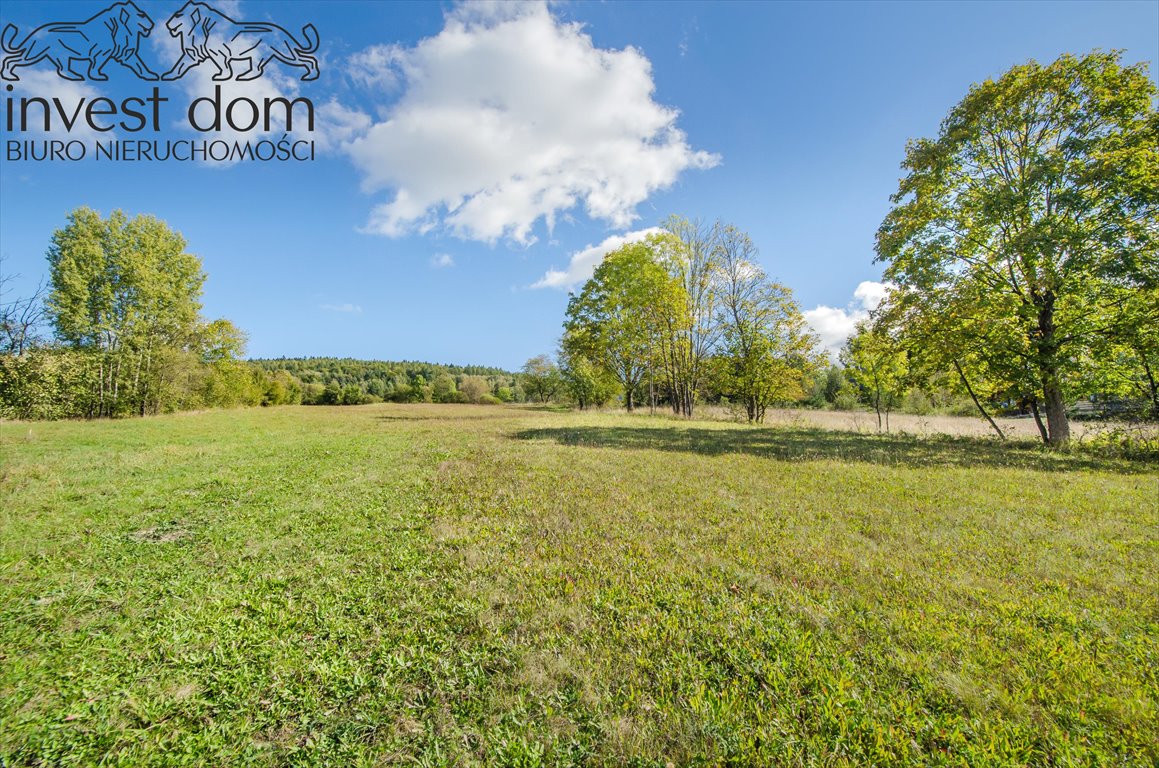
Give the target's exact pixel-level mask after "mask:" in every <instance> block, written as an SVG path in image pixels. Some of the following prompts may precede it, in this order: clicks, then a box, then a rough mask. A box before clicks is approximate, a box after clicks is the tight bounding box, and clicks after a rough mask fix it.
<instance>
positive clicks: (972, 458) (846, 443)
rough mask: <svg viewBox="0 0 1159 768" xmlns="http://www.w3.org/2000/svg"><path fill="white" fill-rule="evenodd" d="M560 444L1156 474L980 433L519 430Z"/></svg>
mask: <svg viewBox="0 0 1159 768" xmlns="http://www.w3.org/2000/svg"><path fill="white" fill-rule="evenodd" d="M512 438H513V439H516V440H554V441H555V442H557V443H559V444H561V445H574V446H586V447H593V448H623V449H649V450H657V451H677V452H682V453H697V454H701V455H704V456H720V455H725V454H747V455H752V456H761V457H765V458H770V459H777V460H780V461H816V460H827V459H828V460H835V461H843V462H855V461H856V462H866V463H871V464H883V465H895V466H909V467H931V466H947V467H952V466H957V467H1012V468H1019V469H1033V470H1039V471H1048V472H1073V471H1081V470H1095V471H1101V472H1117V473H1121V474H1141V473H1146V472H1151V471H1154V470H1155V469H1156V468H1157V465H1156V464H1155V462H1153V461H1151V462H1148V461H1146V460H1143V459H1138V460H1132V459H1123V458H1116V457H1109V456H1100V455H1099V454H1097V453H1095V452H1094V451H1091V450H1082V449H1075V450H1069V451H1048V450H1047V449H1045V448H1044V447H1043V446H1041V445H1039V444H1036V443H1033V442H1029V441H1019V442H1009V443H1000V442H998V441H996V440H992V439H985V438H977V437H950V436H945V435H937V436H930V437H917V436H913V435H877V434H862V433H858V432H840V431H833V430H825V429H808V428H804V429H802V428H792V427H791V428H776V427H766V428H751V429H744V428H742V429H703V428H697V427H681V426H677V425H671V424H665V425H662V426H660V425H658V426H655V427H652V426H647V427H640V426H631V427H586V426H581V427H550V428H549V427H544V428H538V429H527V430H523V431H520V432H516V433H514V434H513V435H512Z"/></svg>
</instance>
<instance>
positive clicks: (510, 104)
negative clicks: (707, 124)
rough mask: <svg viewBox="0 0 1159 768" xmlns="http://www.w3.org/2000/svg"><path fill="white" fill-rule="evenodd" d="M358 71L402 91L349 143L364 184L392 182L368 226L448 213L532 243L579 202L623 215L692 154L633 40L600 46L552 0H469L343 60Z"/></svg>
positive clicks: (484, 237) (472, 234) (448, 219)
mask: <svg viewBox="0 0 1159 768" xmlns="http://www.w3.org/2000/svg"><path fill="white" fill-rule="evenodd" d="M348 65H349V66H348V73H349V74H350V76H351V78H352V80H354V81H355V82H363V83H367V84H379V85H382V84H385V83H389V82H391V81H392V78H397V80H398V82H399V83H401V84H402V87H403V93H402V95H401V97H400V98H399V99H398V100H397V102H396V103H394V104H393V105H392V106H391V107H390V108H389V109H388V110H387V111H386V113H385V118H384V119H382V120H380V121H378V122H375V123H374V125H372V126H371V127H370V128H369V129H368V130H367V131H366V132H365V134H364V135H362V136H360V137H358V138H356V139H354V140H353V141H352V142H350V143H349V144H348V145H347V152H348V153H349V155H350V157H351V159H352V160H353V162H354V164H355V165H356V167H357V168H358V169H359V170H360V171H361V172H362V174H363V184H362V186H363V189H364V190H366V191H367V192H376V191H384V190H388V191H390V192H391V197H390V199H389V200H388V201H387V202H384V203H382V204H380V205H378V206H376V207H375V208H374V209H373V211H372V212H371V214H370V217H369V220H368V222H367V224H366V227H365V231H367V232H371V233H375V234H381V235H387V236H400V235H404V234H407V233H411V232H420V233H421V232H426V231H429V230H431V229H434V228H436V227H445V228H446V229H448V230H449V231H450V232H452V233H453V234H455V235H458V236H460V237H463V238H468V239H473V240H480V241H485V242H494V241H495V240H497V239H500V238H509V239H511V240H514V241H516V242H519V243H523V244H529V243H531V242H534V240H535V238H534V237H533V236H532V234H531V230H532V228H533V226H534V225H535V224H536V222H538V221H539V220H540V219H543V220H544V221H545V222H546V223H547V226H548V228H549V229H550V228H551V227H553V226H554V223H555V221H556V219H557V217H559V216H561V215H567V214H568V212H570V211H571V210H573V209H574V208H576V207H578V206H582V207H583V209H584V210H585V211H586V212H587V214H588V215H589V216H590V217H592V218H595V219H600V220H603V221H605V222H607V223H609V224H610V225H611V226H613V227H616V228H625V227H628V226H630V225H631V223H632V222H633V221H634V220H635V219H636V218H637V215H636V213H635V207H636V206H637V205H638V204H639V203H641V202H643V201H644V200H646V199H647V198H648V197H649V196H650V195H651V194H652V193H653V192H655V191H657V190H660V189H664V188H666V187H668V186H670V185H671V184H673V183H674V182H675V181H676V180H677V178H678V177H679V175H680V174H681V173H682V172H683V171H685V170H687V169H690V168H710V167H712V166H714V165H716V164H717V163H718V162H719V161H720V158H719V157H718V156H716V155H713V154H709V153H708V152H703V151H698V150H694V149H693V148H692V147H691V146H690V145H689V144H688V141H687V139H686V137H685V135H684V133H683V132H681V131H680V130H679V129H678V128H677V127H676V119H677V116H678V112H677V111H676V110H675V109H672V108H670V107H666V106H663V105H661V104H658V103H657V102H656V101H655V100H654V99H653V92H654V90H655V84H654V83H653V80H652V67H651V63H650V62H649V61H648V59H647V58H645V57H644V55H643V54H642V53H640V52H639V51H638V50H636V49H634V48H631V47H628V48H625V49H624V50H621V51H615V50H604V49H600V48H597V47H596V46H595V45H594V44H593V42H592V39H591V37H590V36H588V35H587V34H585V33H584V31H583V29H582V27H581V25H579V24H570V23H564V22H561V21H559V20H558V19H556V18H555V17H554V16H553V15H552V13H551V11H550V10H549V8H548V7H547V5H546V4H544V3H533V4H513V3H478V4H476V3H471V4H465V5H462V6H460V7H458V8H457V9H456V10H454V11H452V12H451V13H449V14H448V15H447V17H446V22H445V26H444V28H443V30H442V31H441V32H440V33H439V34H438V35H436V36H434V37H430V38H427V39H424V40H422V41H420V42H419V43H418V44H417V45H416V46H414V47H413V48H406V49H403V48H397V47H385V48H384V47H382V46H378V47H375V48H370V49H366V50H364V51H362V52H361V53H359V54H356V55H355V56H354V57H352V59H351V60H350V61H349V62H348Z"/></svg>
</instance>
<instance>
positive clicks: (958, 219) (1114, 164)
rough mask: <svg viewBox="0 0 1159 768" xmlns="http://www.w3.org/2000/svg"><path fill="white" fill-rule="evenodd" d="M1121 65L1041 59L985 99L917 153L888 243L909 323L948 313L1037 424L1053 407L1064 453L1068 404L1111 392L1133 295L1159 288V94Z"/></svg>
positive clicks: (915, 146) (974, 92)
mask: <svg viewBox="0 0 1159 768" xmlns="http://www.w3.org/2000/svg"><path fill="white" fill-rule="evenodd" d="M1120 58H1121V56H1120V54H1119V53H1091V54H1088V55H1086V56H1082V57H1076V56H1072V55H1065V56H1062V57H1061V58H1059V59H1058V60H1057V61H1055V62H1053V63H1052V64H1049V65H1045V66H1044V65H1040V64H1038V63H1036V62H1033V61H1032V62H1030V63H1028V64H1025V65H1021V66H1017V67H1014V68H1013V69H1011V70H1010V71H1008V72H1007V73H1006V74H1004V75H1003V76H1002V77H1000V78H999V79H997V80H987V81H986V82H984V83H982V84H980V85H975V86H974V87H972V88H971V89H970V91H969V93H968V94H967V95H966V97H965V98H964V99H963V100H962V101H961V103H959V104H958V105H957V106H956V107H954V109H953V110H951V112H950V114H949V116H948V117H947V118H946V119H945V121H943V123H942V126H941V131H940V134H939V136H938V138H937V139H932V140H931V139H921V140H918V141H913V142H910V144H909V145H908V147H907V149H906V159H905V161H904V163H903V168H904V169H905V171H906V176H905V178H904V179H902V181H901V185H900V187H899V189H898V192H897V193H896V194H895V195H894V196H893V198H892V200H893V203H894V208H893V209H892V210H891V211H890V212H889V214H888V215H887V217H886V219H885V221H884V223H883V224H882V226H881V228H880V229H879V231H878V236H877V255H878V259H879V260H880V261H884V262H887V263H888V267H887V268H886V270H885V277H886V279H887V280H889V281H891V282H892V283H894V284H895V285H896V286H897V287H896V289H895V290H894V291H893V292H892V294H891V297H890V299H889V301H890V302H891V303H893V304H894V305H895V307H894V318H895V319H897V320H898V321H900V322H902V323H904V322H907V321H910V320H913V319H914V318H918V317H923V316H929V315H930V314H932V313H935V312H937V313H946V314H947V316H948V317H950V318H952V319H953V322H952V323H947V324H945V326H944V327H943V328H942V329H941V332H940V333H939V334H938V337H939V339H940V343H942V344H945V345H948V348H949V349H951V350H955V351H957V350H960V351H961V353H962V354H960V355H956V356H955V357H956V359H959V364H960V365H963V360H965V359H966V358H971V359H972V360H973V362H975V363H976V364H977V367H979V368H982V369H984V370H985V374H986V376H988V377H991V378H997V379H1000V380H1002V381H1003V382H1004V384H1005V385H1006V387H1007V388H1008V389H1010V390H1011V391H1012V392H1013V393H1015V394H1017V395H1020V396H1022V397H1026V398H1028V399H1029V400H1030V402H1031V405H1032V406H1033V407H1034V409H1035V413H1036V415H1037V411H1038V404H1039V403H1040V402H1041V403H1042V405H1043V406H1044V408H1045V411H1046V426H1045V428H1044V429H1043V432H1044V433H1045V434H1044V439H1045V440H1046V441H1047V442H1048V443H1049V444H1051V445H1055V446H1057V445H1061V444H1062V443H1064V442H1066V440H1067V439H1068V437H1069V434H1070V427H1069V422H1068V419H1067V413H1066V405H1067V401H1068V398H1074V397H1076V396H1079V395H1082V394H1085V393H1087V392H1090V391H1091V390H1092V389H1093V388H1094V386H1095V382H1096V381H1097V376H1092V372H1097V370H1098V368H1099V364H1100V363H1099V361H1098V360H1097V359H1096V358H1095V356H1094V355H1093V354H1092V348H1093V347H1094V346H1095V345H1096V343H1097V340H1099V339H1100V338H1103V339H1106V338H1116V337H1117V338H1120V339H1121V338H1122V337H1123V335H1124V334H1123V332H1124V331H1126V330H1129V329H1124V328H1122V327H1121V325H1120V324H1119V323H1117V318H1118V313H1119V311H1120V306H1121V301H1122V292H1124V291H1127V292H1139V291H1153V290H1155V288H1156V286H1157V285H1159V259H1156V258H1155V253H1156V248H1157V242H1156V240H1157V238H1159V220H1157V217H1159V149H1157V148H1159V118H1157V117H1156V110H1155V98H1156V86H1155V84H1154V82H1153V81H1152V80H1151V78H1149V77H1148V76H1147V72H1146V67H1145V65H1135V66H1122V65H1121V63H1120ZM967 362H970V361H969V360H967ZM963 370H966V366H965V365H963Z"/></svg>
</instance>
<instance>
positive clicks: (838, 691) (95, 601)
mask: <svg viewBox="0 0 1159 768" xmlns="http://www.w3.org/2000/svg"><path fill="white" fill-rule="evenodd" d="M0 507H2V512H0V763H3V764H14V765H18V764H33V765H35V764H46V765H74V764H75V765H86V764H96V763H103V764H108V765H118V764H120V765H174V764H182V763H187V764H213V765H227V764H228V765H241V764H257V765H294V764H333V765H382V764H394V763H399V764H415V763H417V764H428V765H435V764H447V765H462V764H486V765H520V766H533V765H541V764H542V765H573V764H590V765H620V764H636V765H665V764H667V763H669V762H671V763H674V764H677V765H683V764H706V765H713V764H733V765H807V764H808V765H813V764H816V765H842V764H848V765H866V764H877V765H890V764H895V765H1024V764H1040V765H1068V764H1073V765H1080V764H1100V763H1115V764H1139V765H1149V764H1154V763H1155V762H1156V760H1159V748H1157V747H1156V744H1157V743H1159V663H1157V662H1159V472H1157V468H1156V466H1155V464H1153V463H1150V464H1148V463H1144V462H1140V461H1127V460H1123V459H1112V458H1104V457H1100V456H1099V455H1098V454H1095V453H1092V452H1075V453H1071V454H1061V455H1059V454H1050V453H1046V452H1044V451H1042V450H1041V449H1040V448H1037V447H1034V446H1033V445H1031V444H1025V445H1023V444H1019V445H1014V446H1002V445H999V444H997V443H995V442H993V441H989V440H976V439H960V438H959V439H950V438H940V439H935V438H914V437H905V436H901V437H896V436H894V437H889V436H886V437H880V436H876V435H857V434H852V433H842V432H828V431H824V430H816V429H806V428H777V429H753V428H748V427H740V426H733V425H727V424H719V423H681V422H671V421H666V420H658V419H648V418H647V417H625V416H615V415H588V414H567V413H557V412H552V411H533V410H525V409H508V408H486V407H470V406H462V407H455V406H373V407H363V408H344V409H324V408H310V409H307V408H285V409H270V410H262V411H245V412H213V413H204V414H185V415H178V416H172V417H164V418H156V419H143V420H132V421H122V422H103V423H58V424H32V425H28V424H11V423H7V424H3V425H0Z"/></svg>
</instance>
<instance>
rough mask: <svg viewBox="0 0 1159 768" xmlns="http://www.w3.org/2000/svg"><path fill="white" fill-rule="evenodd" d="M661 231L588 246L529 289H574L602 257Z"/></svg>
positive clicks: (646, 231)
mask: <svg viewBox="0 0 1159 768" xmlns="http://www.w3.org/2000/svg"><path fill="white" fill-rule="evenodd" d="M663 231H664V230H662V229H660V228H659V227H649V228H648V229H639V230H636V231H635V232H628V233H627V234H623V235H612V236H611V237H608V238H606V239H605V240H604V241H603V242H602V243H600V244H599V245H589V246H587V247H586V248H584V249H583V250H582V251H576V252H575V253H573V254H572V255H571V261H569V262H568V265H567V267H566V268H565V269H562V270H556V269H549V270H548V271H547V273H546V274H545V275H544V276H543V277H541V278H539V280H538V281H536V282H535V283H533V284H532V285H531V287H532V288H558V289H560V290H570V289H572V288H575V287H576V286H577V285H580V284H582V283H584V282H586V281H587V279H588V278H590V277H591V276H592V273H593V272H595V271H596V267H598V266H599V265H600V262H601V261H603V260H604V257H605V256H607V255H608V254H609V253H611V252H612V251H614V250H616V249H617V248H619V247H620V246H621V245H625V244H627V243H635V242H637V241H639V240H643V239H644V238H646V237H648V235H654V234H659V233H660V232H663Z"/></svg>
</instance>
